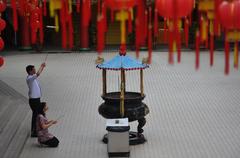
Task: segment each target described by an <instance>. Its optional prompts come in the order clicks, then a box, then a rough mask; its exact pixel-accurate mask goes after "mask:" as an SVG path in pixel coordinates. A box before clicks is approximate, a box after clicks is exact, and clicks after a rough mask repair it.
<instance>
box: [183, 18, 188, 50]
mask: <svg viewBox="0 0 240 158" xmlns="http://www.w3.org/2000/svg"><path fill="white" fill-rule="evenodd" d="M188 27H189V21H188V19H187V18H185V21H184V34H185V44H186V47H188V39H189V38H188V34H189V28H188Z"/></svg>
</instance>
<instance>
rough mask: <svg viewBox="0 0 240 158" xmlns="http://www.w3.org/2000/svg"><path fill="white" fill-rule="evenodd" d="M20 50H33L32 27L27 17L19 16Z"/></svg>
mask: <svg viewBox="0 0 240 158" xmlns="http://www.w3.org/2000/svg"><path fill="white" fill-rule="evenodd" d="M18 32H19V49H21V50H29V49H32V47H31V41H30V25H29V19H28V17H26V16H21V15H19V31H18Z"/></svg>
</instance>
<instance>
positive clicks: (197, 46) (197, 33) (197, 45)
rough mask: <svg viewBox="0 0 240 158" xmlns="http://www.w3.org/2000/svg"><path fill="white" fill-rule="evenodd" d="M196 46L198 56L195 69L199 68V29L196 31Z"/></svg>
mask: <svg viewBox="0 0 240 158" xmlns="http://www.w3.org/2000/svg"><path fill="white" fill-rule="evenodd" d="M195 42H196V43H195V48H196V58H195V69H196V70H198V69H199V57H200V55H199V44H200V33H199V31H197V32H196V41H195Z"/></svg>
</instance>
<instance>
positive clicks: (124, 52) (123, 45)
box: [119, 44, 126, 56]
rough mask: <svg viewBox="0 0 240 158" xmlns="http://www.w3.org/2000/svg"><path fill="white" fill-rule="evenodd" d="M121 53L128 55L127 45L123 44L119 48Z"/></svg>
mask: <svg viewBox="0 0 240 158" xmlns="http://www.w3.org/2000/svg"><path fill="white" fill-rule="evenodd" d="M119 55H121V56H125V55H126V45H125V44H121V46H120V49H119Z"/></svg>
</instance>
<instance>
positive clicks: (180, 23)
mask: <svg viewBox="0 0 240 158" xmlns="http://www.w3.org/2000/svg"><path fill="white" fill-rule="evenodd" d="M181 28H182V20H181V19H180V20H178V31H179V32H180V31H181Z"/></svg>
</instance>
